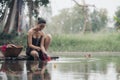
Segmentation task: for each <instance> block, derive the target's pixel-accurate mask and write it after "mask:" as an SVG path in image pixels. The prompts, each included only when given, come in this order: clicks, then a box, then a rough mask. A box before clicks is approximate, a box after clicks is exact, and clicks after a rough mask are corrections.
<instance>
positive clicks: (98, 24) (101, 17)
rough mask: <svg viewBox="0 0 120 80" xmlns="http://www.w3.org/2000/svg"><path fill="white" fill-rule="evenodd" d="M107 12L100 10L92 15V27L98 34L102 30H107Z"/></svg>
mask: <svg viewBox="0 0 120 80" xmlns="http://www.w3.org/2000/svg"><path fill="white" fill-rule="evenodd" d="M107 21H108V18H107V11H106V9H100V10H99V11H98V10H94V12H92V13H91V25H92V31H93V32H98V31H100V30H101V29H103V28H105V27H106V25H107Z"/></svg>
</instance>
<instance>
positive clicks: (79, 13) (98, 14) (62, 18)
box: [50, 5, 107, 34]
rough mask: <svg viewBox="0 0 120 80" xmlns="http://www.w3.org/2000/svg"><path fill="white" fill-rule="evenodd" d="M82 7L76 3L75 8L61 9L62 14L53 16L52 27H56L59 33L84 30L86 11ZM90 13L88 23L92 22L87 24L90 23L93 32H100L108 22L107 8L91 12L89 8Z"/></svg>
mask: <svg viewBox="0 0 120 80" xmlns="http://www.w3.org/2000/svg"><path fill="white" fill-rule="evenodd" d="M82 9H83V8H82V7H79V6H77V5H75V6H74V7H73V8H67V9H63V10H61V12H60V14H58V15H57V16H54V17H53V19H52V22H53V23H52V26H51V27H54V28H53V30H54V29H55V31H56V32H57V33H67V34H68V33H80V32H82V31H83V29H84V28H83V27H84V11H83V10H82ZM88 13H89V15H90V16H89V18H88V19H89V22H88V23H90V24H86V25H87V26H89V25H90V26H91V27H92V31H93V32H98V31H100V30H101V29H103V28H105V26H106V24H107V11H106V9H100V10H95V11H94V12H90V10H89V9H88ZM50 25H51V24H50ZM58 28H59V30H58ZM87 28H89V27H87ZM53 30H52V31H53Z"/></svg>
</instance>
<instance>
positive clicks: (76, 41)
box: [13, 33, 120, 52]
mask: <svg viewBox="0 0 120 80" xmlns="http://www.w3.org/2000/svg"><path fill="white" fill-rule="evenodd" d="M13 43H15V44H19V45H23V46H24V48H26V45H27V37H26V35H22V36H20V37H16V38H15V39H14V40H13ZM24 50H25V49H24ZM49 51H54V52H59V51H60V52H70V51H72V52H105V51H108V52H119V51H120V33H105V34H103V33H96V34H92V33H91V34H60V35H52V43H51V45H50V47H49Z"/></svg>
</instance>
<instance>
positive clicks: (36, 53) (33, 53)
mask: <svg viewBox="0 0 120 80" xmlns="http://www.w3.org/2000/svg"><path fill="white" fill-rule="evenodd" d="M31 55H32V56H33V57H39V55H38V52H37V51H35V50H33V51H31Z"/></svg>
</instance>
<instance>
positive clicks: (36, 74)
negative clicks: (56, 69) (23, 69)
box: [26, 61, 50, 80]
mask: <svg viewBox="0 0 120 80" xmlns="http://www.w3.org/2000/svg"><path fill="white" fill-rule="evenodd" d="M46 65H47V62H39V61H29V62H28V61H27V63H26V66H27V76H28V80H50V75H49V73H48V71H47V68H46Z"/></svg>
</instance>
